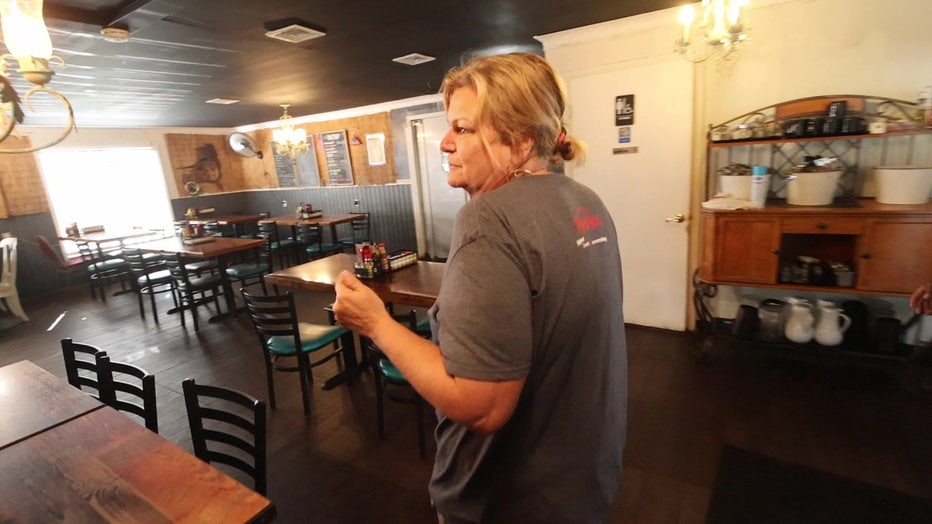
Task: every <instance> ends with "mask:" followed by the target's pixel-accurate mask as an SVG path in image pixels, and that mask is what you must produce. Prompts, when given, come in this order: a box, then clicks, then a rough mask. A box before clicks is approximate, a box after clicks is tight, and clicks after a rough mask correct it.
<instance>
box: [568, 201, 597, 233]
mask: <svg viewBox="0 0 932 524" xmlns="http://www.w3.org/2000/svg"><path fill="white" fill-rule="evenodd" d="M573 222H575V223H576V230H577V231H579V232H580V233H585V232H586V231H592V230H593V229H595V228H597V227H601V226H602V217H600V216H598V215H593V214H590V213H589V209H587V208H585V207H580V208H576V216H574V217H573Z"/></svg>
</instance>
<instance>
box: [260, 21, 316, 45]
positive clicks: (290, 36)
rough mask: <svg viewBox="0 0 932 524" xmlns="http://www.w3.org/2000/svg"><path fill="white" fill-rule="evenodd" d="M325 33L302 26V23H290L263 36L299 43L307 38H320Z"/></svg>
mask: <svg viewBox="0 0 932 524" xmlns="http://www.w3.org/2000/svg"><path fill="white" fill-rule="evenodd" d="M326 34H327V33H324V32H321V31H315V30H314V29H311V28H309V27H304V26H303V25H298V24H292V25H289V26H287V27H283V28H281V29H276V30H274V31H269V32H268V33H266V34H265V36H267V37H269V38H274V39H276V40H283V41H285V42H288V43H291V44H299V43H301V42H305V41H307V40H312V39H314V38H320V37H322V36H324V35H326Z"/></svg>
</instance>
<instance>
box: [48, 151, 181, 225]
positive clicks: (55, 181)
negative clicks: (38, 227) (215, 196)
mask: <svg viewBox="0 0 932 524" xmlns="http://www.w3.org/2000/svg"><path fill="white" fill-rule="evenodd" d="M38 157H39V164H40V167H41V169H40V171H41V172H42V179H43V181H44V182H45V190H46V194H47V195H48V197H49V206H50V207H51V211H52V217H53V220H54V222H55V230H56V232H57V233H58V234H59V235H64V232H65V228H66V227H68V225H69V224H71V223H72V222H74V223H76V224H77V225H78V227H79V228H84V227H88V226H97V225H102V226H104V228H105V229H106V230H107V231H125V230H128V229H131V228H134V227H140V228H144V229H161V230H164V231H166V232H171V231H172V220H173V219H172V210H171V204H170V201H169V197H168V190H167V188H166V187H165V175H164V173H163V171H162V163H161V161H160V159H159V154H158V152H157V151H156V150H155V149H154V148H108V149H65V148H59V149H44V150H42V151H39V153H38Z"/></svg>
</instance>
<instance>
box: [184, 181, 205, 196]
mask: <svg viewBox="0 0 932 524" xmlns="http://www.w3.org/2000/svg"><path fill="white" fill-rule="evenodd" d="M184 189H185V191H187V192H188V194H189V195H191V196H201V185H200V184H198V183H197V182H194V181H191V182H188V183H187V184H185V185H184Z"/></svg>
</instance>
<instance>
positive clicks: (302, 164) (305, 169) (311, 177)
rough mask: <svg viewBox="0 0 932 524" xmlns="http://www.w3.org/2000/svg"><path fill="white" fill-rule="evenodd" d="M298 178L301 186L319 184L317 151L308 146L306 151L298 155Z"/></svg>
mask: <svg viewBox="0 0 932 524" xmlns="http://www.w3.org/2000/svg"><path fill="white" fill-rule="evenodd" d="M297 162H298V180H299V181H300V184H301V185H302V186H315V187H317V186H319V185H320V170H319V169H318V168H317V151H315V150H314V148H313V147H310V148H308V150H307V153H305V154H303V155H300V156H298V158H297Z"/></svg>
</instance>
